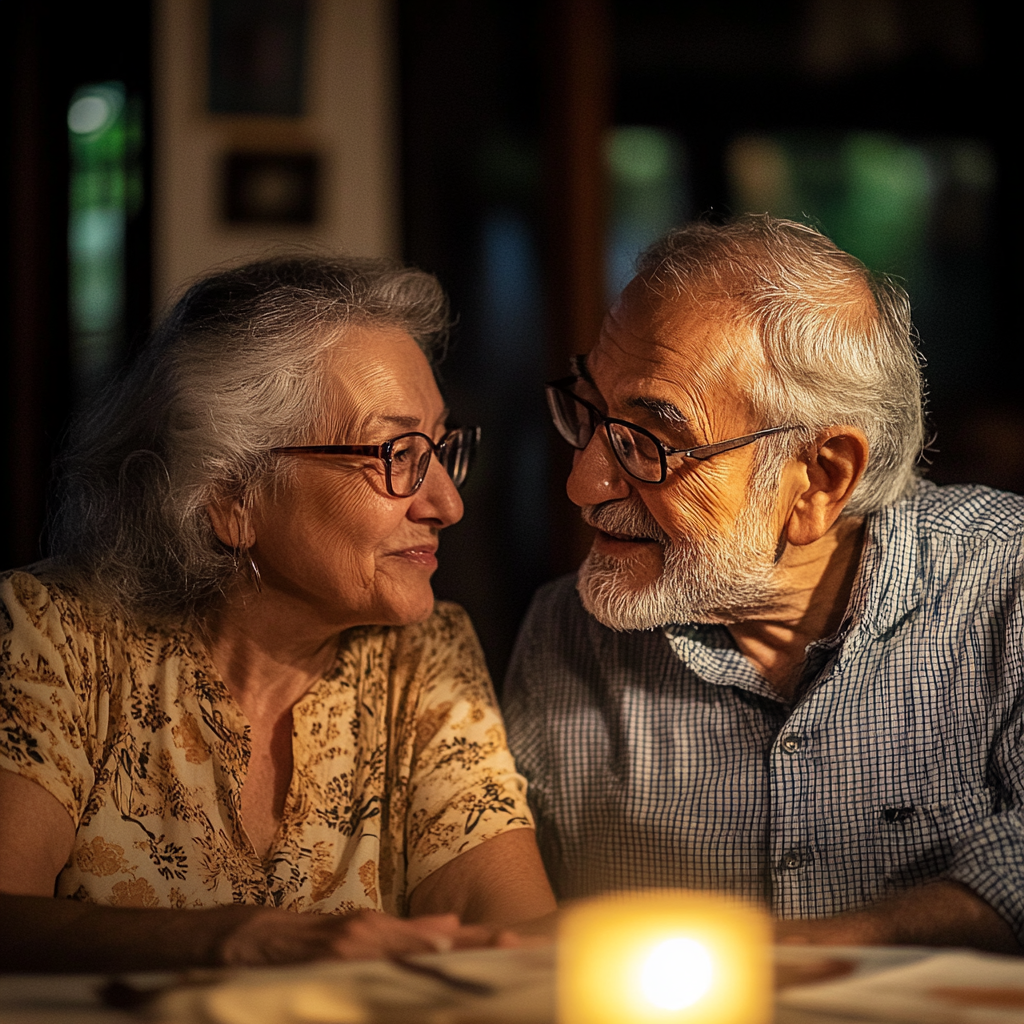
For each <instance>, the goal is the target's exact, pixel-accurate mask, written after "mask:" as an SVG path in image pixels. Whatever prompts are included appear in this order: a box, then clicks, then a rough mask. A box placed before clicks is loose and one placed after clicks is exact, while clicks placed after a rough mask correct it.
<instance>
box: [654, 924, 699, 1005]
mask: <svg viewBox="0 0 1024 1024" xmlns="http://www.w3.org/2000/svg"><path fill="white" fill-rule="evenodd" d="M714 973H715V968H714V963H713V961H712V959H711V954H710V953H709V952H708V950H707V947H706V946H704V945H702V944H701V943H699V942H697V941H696V940H694V939H683V938H678V939H668V940H666V941H665V942H662V943H660V944H659V945H657V946H655V947H654V949H653V950H652V951H651V953H650V954H649V955H648V957H647V959H646V960H645V961H644V966H643V970H642V971H641V975H640V988H641V990H642V992H643V994H644V996H645V997H646V998H647V1000H648V1001H649V1002H651V1003H653V1004H654V1005H655V1006H659V1007H661V1009H663V1010H681V1009H683V1008H684V1007H687V1006H692V1005H693V1004H694V1003H695V1002H697V1000H698V999H700V998H701V997H702V996H703V995H705V994H706V993H707V991H708V989H710V988H711V982H712V980H713V978H714Z"/></svg>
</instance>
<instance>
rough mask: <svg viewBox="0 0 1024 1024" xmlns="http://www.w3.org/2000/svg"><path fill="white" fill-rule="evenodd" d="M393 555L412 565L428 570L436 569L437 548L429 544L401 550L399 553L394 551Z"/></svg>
mask: <svg viewBox="0 0 1024 1024" xmlns="http://www.w3.org/2000/svg"><path fill="white" fill-rule="evenodd" d="M394 554H395V555H396V556H397V557H398V558H404V559H405V560H406V561H408V562H412V563H413V564H414V565H422V566H425V567H426V568H428V569H436V568H437V548H436V547H432V546H431V545H429V544H424V545H421V546H419V547H414V548H402V550H400V551H395V552H394Z"/></svg>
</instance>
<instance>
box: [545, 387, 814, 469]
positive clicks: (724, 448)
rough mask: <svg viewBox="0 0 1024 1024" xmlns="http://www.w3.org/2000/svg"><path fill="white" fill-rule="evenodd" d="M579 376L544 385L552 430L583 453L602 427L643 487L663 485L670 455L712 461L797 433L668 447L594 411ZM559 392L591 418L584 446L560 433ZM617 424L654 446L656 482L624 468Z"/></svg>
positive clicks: (766, 432)
mask: <svg viewBox="0 0 1024 1024" xmlns="http://www.w3.org/2000/svg"><path fill="white" fill-rule="evenodd" d="M579 380H580V378H579V377H578V376H575V375H574V376H569V377H561V378H559V379H558V380H553V381H549V382H548V383H547V384H546V385H545V386H544V390H545V393H546V395H547V400H548V409H549V410H550V412H551V418H552V420H553V422H554V425H555V429H556V430H557V431H558V434H559V436H560V437H561V438H563V439H564V440H565V441H567V442H568V443H569V444H570V445H572V446H573V448H575V449H576V450H577V451H583V449H584V448H586V447H587V445H588V444H590V442H591V440H593V437H594V433H596V431H597V428H598V426H600V425H601V424H602V423H603V424H604V430H605V434H606V436H607V438H608V447H609V448H610V449H611V451H612V453H613V454H614V455H615V460H616V462H618V464H619V465H620V466H621V467H622V468H623V469H624V470H625V471H626V472H627V473H628V474H629V475H630V476H631V477H633V479H634V480H639V481H640V482H641V483H645V484H663V483H664V482H665V480H666V479H667V478H668V457H669V456H670V455H682V456H683V457H684V458H687V459H697V460H698V461H699V462H703V461H705V460H706V459H711V458H714V456H716V455H721V454H723V453H724V452H731V451H734V450H735V449H737V448H744V447H746V446H747V445H748V444H753V443H754V442H755V441H758V440H760V439H761V438H762V437H770V436H771V435H772V434H781V433H782V432H783V431H786V430H800V429H802V428H801V427H799V426H785V427H768V428H767V429H766V430H757V431H755V432H754V433H752V434H744V435H743V436H742V437H732V438H729V439H728V440H727V441H715V442H714V443H712V444H701V445H697V446H696V447H695V448H670V447H669V446H668V445H667V444H665V442H664V441H662V440H661V439H660V438H657V437H655V436H654V434H652V433H651V432H650V431H649V430H646V429H645V428H644V427H641V426H638V425H637V424H636V423H631V422H630V421H629V420H620V419H617V418H616V417H614V416H606V415H605V414H604V413H603V412H601V410H600V409H598V408H597V406H596V405H594V404H593V403H591V402H588V401H587V400H586V399H585V398H581V397H580V396H579V395H577V394H576V392H575V391H573V390H572V387H573V385H574V384H577V383H578V382H579ZM556 391H558V392H561V393H562V394H565V395H568V396H569V397H570V398H572V399H573V401H575V402H576V403H577V404H578V405H582V406H583V408H585V409H586V410H587V411H588V412H589V413H590V416H591V421H592V422H593V430H592V431H591V434H590V437H589V438H588V439H587V441H586V443H585V444H583V445H579V444H577V443H576V442H575V441H574V440H573V439H572V438H571V437H569V436H567V434H565V433H563V431H562V429H561V427H559V425H558V422H559V418H560V416H559V412H558V408H557V406H556V404H555V403H556V402H558V401H559V399H558V397H557V396H556V395H554V394H553V392H556ZM614 423H617V424H618V425H619V426H621V427H625V428H626V429H627V430H630V431H636V433H638V434H640V435H641V436H642V437H645V438H647V439H648V440H650V441H651V442H652V443H653V444H654V448H655V451H657V453H658V463H659V466H660V475H659V476H658V478H657V479H656V480H651V479H648V478H647V477H643V476H640V475H639V474H637V473H634V472H633V470H631V469H630V468H629V466H627V465H626V462H625V459H624V457H623V456H622V453H621V452H620V451H619V449H618V446H617V445H616V443H615V436H614V435H613V434H612V429H611V428H612V424H614Z"/></svg>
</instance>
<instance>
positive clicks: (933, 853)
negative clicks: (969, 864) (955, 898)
mask: <svg viewBox="0 0 1024 1024" xmlns="http://www.w3.org/2000/svg"><path fill="white" fill-rule="evenodd" d="M991 804H992V798H991V794H989V793H987V792H985V791H981V792H977V793H967V794H964V795H962V796H959V797H957V798H956V799H953V800H941V801H936V802H933V803H919V804H896V803H894V804H892V805H886V806H884V807H882V808H880V809H879V811H878V819H877V823H876V827H877V830H878V836H879V840H880V846H881V851H880V852H881V853H882V860H883V867H884V870H885V885H886V889H887V891H888V892H889V893H896V892H900V891H902V890H904V889H907V888H910V887H911V886H914V885H920V884H921V883H922V882H926V881H929V880H931V879H934V878H936V877H938V876H939V875H941V874H942V873H943V872H944V871H946V870H947V869H948V868H949V867H950V865H951V863H952V857H953V847H954V846H955V845H956V843H957V841H958V840H959V839H960V838H961V837H962V836H963V835H964V834H965V833H966V832H967V830H968V829H969V828H970V827H971V826H973V825H975V824H976V823H977V822H978V821H980V820H981V819H982V818H985V817H986V816H988V815H989V814H991V813H992V809H991Z"/></svg>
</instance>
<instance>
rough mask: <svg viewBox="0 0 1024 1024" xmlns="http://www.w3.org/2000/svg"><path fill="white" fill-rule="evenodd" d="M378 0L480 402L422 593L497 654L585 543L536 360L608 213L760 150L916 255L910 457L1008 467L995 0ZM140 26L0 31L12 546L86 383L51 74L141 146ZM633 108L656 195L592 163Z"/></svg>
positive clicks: (35, 518) (135, 322)
mask: <svg viewBox="0 0 1024 1024" xmlns="http://www.w3.org/2000/svg"><path fill="white" fill-rule="evenodd" d="M20 6H23V5H20ZM395 14H396V18H395V22H396V27H397V32H398V52H399V70H400V111H401V160H402V165H401V180H402V190H403V191H402V195H403V199H402V219H403V230H404V254H405V256H406V258H407V259H408V260H409V261H410V262H413V263H416V264H419V265H420V266H423V267H425V268H426V269H429V270H431V271H434V272H435V273H437V274H438V275H439V277H440V278H441V280H442V282H443V283H444V284H445V286H446V287H447V288H448V290H449V292H450V294H451V297H452V301H453V306H454V309H455V311H456V312H457V314H458V318H459V319H458V325H457V328H456V330H455V332H454V336H453V345H452V351H451V353H450V356H449V358H448V360H447V361H446V363H445V364H444V365H443V367H442V369H441V376H442V380H443V386H444V387H445V389H446V391H447V394H448V397H449V401H450V404H451V406H452V409H453V412H454V417H455V419H456V421H460V420H461V421H462V422H479V423H481V424H482V425H483V427H484V450H483V455H482V458H481V461H480V464H479V466H478V469H477V471H475V472H474V475H473V477H472V478H471V480H470V482H469V483H468V484H467V487H466V492H465V496H466V503H467V515H466V519H465V520H464V521H463V523H461V524H460V525H459V526H457V527H455V528H453V529H452V530H451V531H450V533H449V534H447V535H446V536H445V538H444V543H443V546H442V568H441V569H440V570H439V572H438V575H437V579H436V588H435V589H436V591H437V593H438V595H439V596H443V597H452V598H454V599H456V600H459V601H460V602H461V603H463V604H464V605H466V607H467V608H468V609H469V610H470V612H471V614H472V615H473V618H474V620H475V622H476V624H477V627H478V630H479V632H480V634H481V638H482V640H483V642H484V646H485V650H486V652H487V655H488V659H489V661H490V663H491V667H492V670H493V671H494V673H495V675H496V676H498V677H500V675H501V673H502V671H503V668H504V665H505V663H506V661H507V657H508V653H509V650H510V647H511V643H512V640H513V638H514V633H515V628H516V625H517V623H518V621H519V618H520V617H521V615H522V612H523V611H524V609H525V605H526V602H527V601H528V600H529V596H530V594H531V593H532V592H533V590H534V589H535V588H536V586H537V585H538V584H539V583H541V582H543V581H544V580H545V579H548V578H550V577H551V576H553V575H555V574H557V573H560V572H565V571H569V570H571V569H572V568H573V567H574V566H575V564H577V561H578V558H579V556H580V553H581V551H582V550H583V549H584V547H585V538H584V537H583V535H582V533H581V530H580V529H579V528H578V527H577V526H576V525H575V522H576V520H575V513H574V510H573V509H572V506H571V505H570V504H569V502H568V500H567V499H566V498H565V497H564V491H563V483H564V477H565V471H566V468H567V466H568V450H563V447H564V446H562V447H560V446H559V444H558V442H557V441H556V439H554V437H553V432H552V431H551V430H550V428H549V427H548V425H547V422H546V416H545V412H544V408H543V398H542V391H541V387H540V385H541V384H542V383H543V381H544V380H545V379H547V378H549V377H553V376H556V375H560V374H562V373H563V372H564V368H565V364H566V359H567V356H568V355H569V354H570V353H571V352H573V351H579V350H581V349H584V348H586V347H588V346H589V344H590V343H591V340H592V339H593V337H594V336H595V334H596V330H597V326H598V324H599V321H600V315H601V309H602V308H603V306H604V305H605V303H606V301H607V299H608V297H609V294H610V289H609V287H608V286H606V284H605V276H604V274H605V272H604V269H603V268H604V263H605V262H606V258H607V255H608V252H609V249H608V246H607V238H608V235H609V232H610V231H611V230H612V229H613V228H614V227H615V225H620V226H621V225H623V224H625V225H626V227H629V225H632V226H633V229H635V230H634V231H633V234H632V235H629V234H628V232H627V235H626V237H627V238H634V237H635V238H640V237H641V236H642V235H643V233H644V232H645V231H646V232H647V233H648V234H649V233H650V231H651V230H654V228H655V227H658V229H659V230H660V229H661V228H663V227H665V226H667V223H668V222H671V221H682V220H685V219H688V218H692V217H697V216H707V217H710V218H712V219H715V218H722V217H725V216H728V215H729V214H730V213H732V212H741V210H742V208H743V204H744V198H745V196H744V193H743V187H741V186H742V184H743V180H747V183H748V185H749V184H750V181H753V182H754V183H755V184H756V182H757V181H758V180H760V179H759V177H758V175H759V174H761V171H760V170H759V168H760V167H761V165H759V164H758V163H757V161H758V160H762V159H763V160H765V161H767V162H765V163H764V164H763V168H767V169H769V170H770V168H771V167H772V166H775V165H773V164H771V160H770V159H769V158H772V159H774V158H778V159H782V157H785V160H786V161H788V163H787V166H788V167H789V169H790V177H789V179H787V180H788V181H789V186H788V187H789V192H787V193H786V195H785V197H783V198H780V199H779V200H778V203H779V206H778V208H772V212H776V213H781V214H794V213H795V214H797V215H802V216H804V217H806V218H808V219H811V220H812V221H814V222H815V223H818V224H819V225H820V226H821V227H822V229H823V230H825V231H826V233H829V234H830V235H832V236H833V237H835V238H836V239H837V241H839V242H840V244H843V245H844V246H846V247H848V248H850V249H851V251H854V252H856V253H857V254H858V255H860V256H861V257H862V258H863V259H865V260H866V262H868V263H869V265H871V266H872V268H873V269H876V270H880V271H886V272H894V273H896V274H898V275H900V276H901V277H903V278H904V279H905V280H906V282H907V285H908V287H909V290H910V292H911V296H912V299H913V301H914V308H915V318H916V322H917V324H918V327H919V330H920V332H921V336H922V351H923V354H924V356H925V357H926V359H927V361H928V366H927V368H926V375H927V377H928V381H929V387H930V407H931V411H932V419H933V425H934V429H935V431H936V439H935V441H934V443H933V445H932V450H931V451H930V452H929V455H928V458H929V460H930V465H929V468H928V473H929V475H930V476H931V477H932V478H933V479H935V480H937V481H939V482H953V481H973V482H981V483H988V484H991V485H995V486H1000V487H1004V488H1008V489H1013V490H1024V454H1022V453H1024V402H1022V399H1021V396H1020V381H1021V376H1022V375H1021V371H1022V368H1024V367H1022V357H1021V346H1020V342H1019V340H1018V328H1017V315H1016V302H1015V301H1014V300H1015V298H1016V295H1017V292H1018V287H1017V282H1018V280H1019V277H1020V273H1021V265H1020V264H1021V256H1020V252H1019V246H1018V245H1017V244H1016V242H1017V239H1018V238H1019V236H1020V217H1021V214H1020V204H1019V202H1017V196H1016V188H1017V183H1018V181H1019V164H1020V155H1019V146H1018V145H1017V144H1016V139H1015V136H1016V134H1017V125H1018V122H1019V115H1018V113H1017V106H1018V104H1019V101H1018V100H1015V99H1013V97H1014V96H1016V95H1017V90H1016V88H1012V89H1011V87H1010V77H1011V76H1010V74H1009V70H1008V69H1009V68H1010V67H1011V66H1012V61H1013V60H1015V59H1016V50H1017V48H1018V42H1017V32H1016V30H1012V31H1011V29H1010V27H1009V25H1008V24H1007V23H1006V21H1005V20H1004V16H1003V15H1002V14H1001V13H998V12H997V11H996V10H995V7H994V5H988V4H982V3H977V2H970V0H940V2H924V0H922V2H912V0H875V2H873V3H861V2H856V0H803V2H776V3H764V2H761V3H755V2H739V0H718V2H716V3H714V4H694V3H680V2H657V0H633V2H629V3H626V2H600V0H593V2H583V0H549V2H545V3H541V2H537V0H533V2H529V0H520V2H518V3H516V4H505V3H496V2H494V3H492V2H482V0H434V2H431V0H399V2H398V3H397V4H396V7H395ZM150 22H151V19H150V12H149V7H148V5H147V4H146V3H143V2H141V0H140V2H135V3H126V4H108V5H104V7H103V8H101V9H92V10H90V11H89V12H88V13H84V12H83V13H80V14H76V13H75V11H74V10H72V11H70V12H66V13H62V14H61V16H60V17H59V18H57V17H54V16H52V13H48V12H47V11H45V10H43V9H41V5H39V9H34V10H29V9H21V10H19V11H18V13H17V15H16V16H15V18H14V24H13V25H12V30H11V31H10V33H9V34H7V36H6V38H5V42H4V44H3V45H4V47H5V48H6V51H7V52H6V54H5V56H6V58H7V59H6V60H5V61H4V65H5V69H6V74H7V75H8V82H7V83H6V85H7V88H6V89H5V96H6V97H7V100H6V105H5V107H4V117H5V123H4V125H3V127H4V129H5V130H6V132H7V135H8V138H9V139H10V140H11V145H10V146H9V147H7V151H6V155H5V157H4V165H3V172H4V175H5V181H4V185H5V194H6V195H7V196H8V197H9V201H8V203H7V204H6V205H5V208H4V213H3V217H4V222H3V227H4V231H5V238H6V256H7V261H8V263H7V273H6V274H5V275H4V276H3V292H2V296H0V301H2V308H3V331H4V348H3V354H2V358H3V364H2V368H0V372H2V380H3V384H2V387H3V389H4V396H3V398H4V400H3V416H4V420H3V426H2V447H0V479H2V483H3V491H2V499H0V504H2V510H0V511H2V514H3V516H4V520H3V523H2V528H0V544H2V546H3V562H4V564H6V565H15V564H24V563H26V562H29V561H31V560H33V559H34V558H36V557H37V556H38V553H39V538H40V531H41V528H42V522H43V502H44V493H45V489H46V484H47V480H48V476H49V464H50V459H51V456H52V454H53V451H54V450H55V448H56V447H57V446H58V445H59V443H60V438H61V436H62V432H63V430H64V429H65V426H66V422H67V417H68V414H69V412H70V410H71V409H72V408H73V406H74V403H75V400H76V390H75V388H76V384H75V380H74V379H73V373H72V370H71V365H72V364H71V361H70V359H69V341H68V327H67V315H68V311H67V299H66V296H67V285H68V282H67V211H68V205H67V175H68V157H67V129H66V122H65V118H66V111H67V106H68V100H69V97H70V96H71V94H72V93H73V92H74V90H75V88H77V87H78V86H79V85H81V84H82V83H84V82H92V81H106V80H110V79H117V80H120V81H123V82H125V84H126V88H127V89H128V91H129V93H130V94H131V95H133V96H137V97H138V98H139V99H140V100H141V104H142V109H143V111H144V115H143V123H144V136H145V138H146V140H148V141H147V146H146V147H144V149H143V153H142V159H143V163H144V166H145V167H148V163H147V161H148V152H149V149H148V142H149V141H151V139H152V137H153V135H154V133H158V132H159V131H160V126H159V124H154V123H152V118H151V114H150V111H151V110H152V102H151V101H152V96H151V81H150V70H149V60H150V53H151V50H150V28H151V23H150ZM637 126H639V127H640V128H641V129H642V132H646V133H647V135H644V136H643V137H644V138H651V139H654V140H655V142H658V141H659V140H660V142H659V144H661V145H662V146H663V152H668V153H670V155H671V162H672V169H671V174H670V175H669V178H671V181H670V182H669V184H668V185H665V186H664V188H662V191H661V192H660V193H658V195H659V196H660V198H657V197H656V196H655V191H656V190H655V189H654V188H653V186H652V188H651V189H649V190H647V191H646V192H645V190H644V189H643V188H640V187H639V186H637V187H633V186H629V182H628V181H626V179H622V180H621V181H620V180H619V179H616V178H615V176H614V174H612V173H611V172H610V171H609V170H608V165H607V164H606V163H605V162H604V161H605V156H604V153H605V149H604V147H605V145H606V144H607V139H608V138H609V137H610V136H609V134H608V133H609V132H610V131H613V130H615V129H626V128H631V127H632V128H636V127H637ZM616 137H617V138H620V139H626V138H627V135H620V136H616ZM638 137H639V136H638ZM664 147H667V149H666V148H664ZM772 154H774V157H772ZM780 154H781V156H780ZM901 160H902V161H904V164H901V163H900V161H901ZM743 161H745V162H743ZM851 161H852V162H851ZM858 161H859V162H858ZM872 161H874V162H872ZM908 161H909V162H908ZM904 165H905V166H906V168H907V170H906V172H905V175H904V176H903V177H902V178H901V174H902V173H903V172H901V171H900V168H901V166H904ZM850 167H855V168H860V169H861V170H860V171H857V173H858V174H860V175H861V177H860V178H857V179H856V181H860V182H861V183H862V185H861V186H856V182H854V184H851V181H854V179H852V178H850V177H849V174H850V173H853V172H851V171H850V170H849V168H850ZM737 168H740V169H741V170H742V169H743V168H745V169H746V170H745V171H744V172H743V173H744V174H746V176H747V177H746V179H743V176H742V175H741V174H739V171H738V170H737ZM873 169H874V170H873ZM146 173H147V174H148V171H147V172H146ZM764 173H767V170H765V172H764ZM751 174H753V177H751ZM872 174H875V175H876V177H878V176H879V175H882V176H884V175H885V174H887V175H889V180H887V183H886V181H882V182H881V184H880V185H879V188H883V189H884V188H887V189H888V190H889V191H888V192H885V193H884V194H885V195H888V196H890V198H891V197H893V196H895V197H896V199H894V200H893V202H894V204H895V205H894V206H893V208H892V213H891V215H890V214H886V212H885V210H884V209H883V207H882V206H881V205H880V204H879V203H878V202H874V203H872V202H870V201H868V200H870V197H871V195H874V194H875V193H870V194H868V193H865V195H868V200H864V196H863V195H862V196H861V199H860V200H858V199H857V195H858V194H859V193H857V188H859V187H862V186H863V182H864V181H868V182H869V184H870V179H871V175H872ZM844 175H845V177H844ZM762 177H763V175H762ZM879 180H881V179H879ZM146 181H147V189H146V196H148V195H149V191H148V182H149V179H148V178H147V179H146ZM665 181H669V179H668V178H666V179H665ZM623 182H625V184H624V183H623ZM913 182H918V185H919V187H918V189H917V192H913V190H910V189H909V184H908V183H913ZM634 185H635V182H634ZM855 186H856V187H855ZM904 186H906V188H904ZM744 187H745V186H744ZM866 187H867V186H863V188H866ZM630 188H632V191H630ZM863 188H862V191H863ZM901 188H904V192H901V191H900V189H901ZM666 189H667V190H668V191H666ZM748 191H749V190H748ZM904 193H905V195H906V198H905V199H904V200H902V201H900V202H897V201H896V200H898V199H899V197H900V196H901V195H904ZM878 194H882V193H878ZM780 195H781V193H780ZM915 196H916V198H915ZM656 198H657V202H655V199H656ZM858 202H862V205H861V206H860V207H858V205H857V203H858ZM865 202H866V203H867V205H863V204H864V203H865ZM914 204H916V205H914ZM655 207H656V208H655ZM911 207H913V210H911ZM858 211H859V212H858ZM914 211H916V212H914ZM911 213H913V216H911ZM630 218H632V219H630ZM666 218H670V220H669V221H668V222H666ZM637 225H639V227H637ZM631 230H632V229H631ZM126 244H127V251H128V259H127V261H126V266H127V274H128V281H127V295H128V297H129V298H128V304H127V306H126V311H125V317H124V319H125V323H124V325H123V331H122V334H123V350H124V351H126V352H127V351H130V349H131V347H132V345H133V344H135V343H136V342H137V340H138V339H139V338H140V337H142V336H143V335H144V334H145V331H146V330H147V328H148V317H149V309H150V303H151V296H150V284H149V268H150V237H149V208H148V205H147V202H145V201H144V202H143V204H142V206H141V208H140V209H139V210H138V212H137V213H136V214H135V215H134V216H133V218H132V219H131V221H130V222H129V228H128V239H127V243H126Z"/></svg>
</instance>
